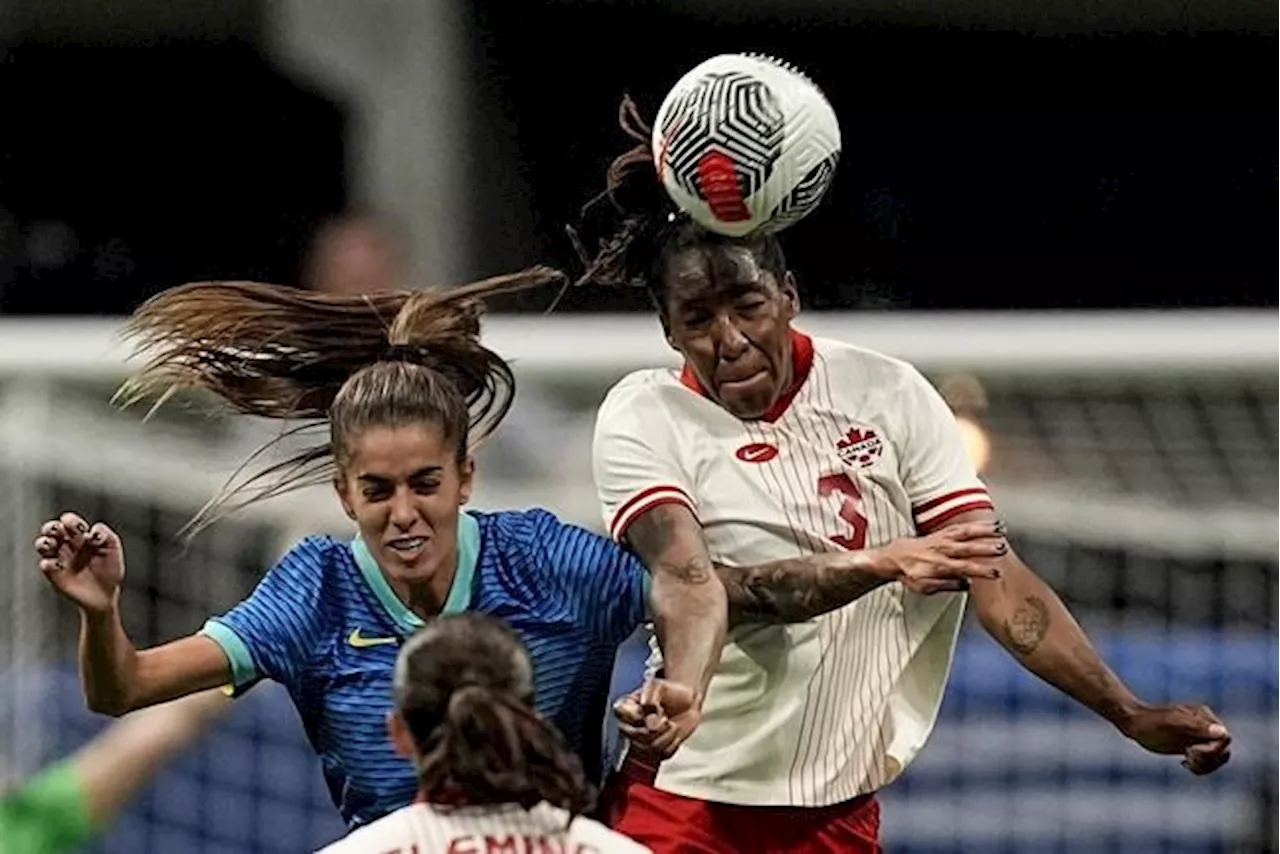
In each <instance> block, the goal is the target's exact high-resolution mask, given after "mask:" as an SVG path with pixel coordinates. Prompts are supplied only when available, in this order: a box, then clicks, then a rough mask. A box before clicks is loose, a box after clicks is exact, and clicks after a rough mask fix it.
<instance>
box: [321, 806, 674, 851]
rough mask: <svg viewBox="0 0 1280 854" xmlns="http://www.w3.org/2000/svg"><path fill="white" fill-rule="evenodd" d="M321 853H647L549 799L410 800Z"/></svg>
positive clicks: (616, 834) (642, 847)
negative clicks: (481, 803) (459, 803)
mask: <svg viewBox="0 0 1280 854" xmlns="http://www.w3.org/2000/svg"><path fill="white" fill-rule="evenodd" d="M320 854H650V851H649V849H648V848H646V847H645V846H643V845H641V844H639V843H637V842H634V841H632V840H631V839H628V838H627V837H625V836H623V835H622V834H620V833H615V832H614V831H612V830H610V829H609V828H607V827H605V826H604V825H603V824H600V823H599V822H596V821H592V820H591V819H589V818H582V817H581V816H579V817H577V818H575V819H574V820H573V823H572V824H570V823H569V814H568V813H566V812H565V811H564V810H562V809H559V808H558V807H553V806H551V805H549V804H545V803H544V804H538V805H537V806H536V807H534V808H533V809H529V810H526V809H524V808H523V807H521V806H520V805H519V804H504V805H501V806H492V807H455V808H447V807H438V806H435V805H433V804H426V803H415V804H411V805H409V806H407V807H403V808H401V809H398V810H396V811H395V812H393V813H391V814H390V815H388V816H384V817H382V818H380V819H378V820H377V821H375V822H373V823H372V824H369V825H367V826H365V827H362V828H360V829H359V830H356V831H353V832H352V833H351V834H350V835H349V836H347V837H346V838H344V839H340V840H338V841H337V842H335V843H333V844H332V845H330V846H328V847H326V848H324V849H322V850H321V851H320Z"/></svg>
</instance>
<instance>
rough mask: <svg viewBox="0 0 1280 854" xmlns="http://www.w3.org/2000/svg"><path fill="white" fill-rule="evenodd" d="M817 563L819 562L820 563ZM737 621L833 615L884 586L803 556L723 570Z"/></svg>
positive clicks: (783, 620) (731, 610)
mask: <svg viewBox="0 0 1280 854" xmlns="http://www.w3.org/2000/svg"><path fill="white" fill-rule="evenodd" d="M815 560H816V559H815ZM716 572H717V573H718V574H719V575H720V580H721V581H722V582H723V583H724V589H725V594H726V595H727V596H728V598H729V616H730V619H731V620H733V621H734V622H748V621H750V622H771V623H773V622H776V623H793V622H801V621H803V620H809V619H812V618H814V617H816V616H818V615H820V614H825V613H826V612H828V611H833V610H835V609H836V608H839V607H842V606H843V605H847V604H848V603H850V602H852V601H853V600H854V599H857V598H858V597H859V596H862V595H863V594H864V593H867V592H869V591H871V590H873V589H875V588H876V587H878V586H880V584H882V583H883V582H882V581H881V580H879V579H877V578H874V577H872V576H870V575H865V574H862V573H857V572H850V571H847V570H845V571H840V570H836V569H831V568H827V567H821V566H815V565H814V560H810V559H805V558H798V559H795V560H783V561H775V562H773V563H769V564H764V565H762V566H754V567H732V566H718V567H716Z"/></svg>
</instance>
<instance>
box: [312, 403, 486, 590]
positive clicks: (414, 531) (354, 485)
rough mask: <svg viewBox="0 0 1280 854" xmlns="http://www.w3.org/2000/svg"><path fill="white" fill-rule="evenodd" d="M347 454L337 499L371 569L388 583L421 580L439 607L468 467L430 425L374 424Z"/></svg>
mask: <svg viewBox="0 0 1280 854" xmlns="http://www.w3.org/2000/svg"><path fill="white" fill-rule="evenodd" d="M346 450H347V462H346V466H345V468H344V470H343V471H342V472H341V474H340V476H339V478H338V481H337V484H336V485H337V487H338V495H339V497H340V498H341V499H342V506H343V508H344V509H345V510H346V511H347V515H348V516H349V517H351V519H353V520H354V521H355V523H356V524H357V525H358V526H359V528H360V535H361V537H362V538H363V539H364V541H365V543H366V544H367V545H368V546H369V550H370V551H371V552H372V553H373V555H374V557H375V558H377V561H378V565H379V566H381V567H382V569H383V571H384V572H386V573H387V575H388V576H389V578H390V580H391V581H392V582H393V584H394V583H395V582H399V583H400V584H405V585H419V584H423V583H427V584H429V585H430V587H431V590H432V592H433V593H439V594H440V598H439V600H438V601H440V602H443V601H444V598H445V597H446V596H447V595H448V592H449V585H450V583H452V581H453V573H454V567H455V563H456V559H457V542H458V511H459V510H460V509H461V507H462V505H464V504H466V503H467V500H468V499H469V498H470V497H471V481H472V474H473V472H474V468H475V466H474V463H473V462H472V460H471V459H470V458H467V459H466V461H465V462H464V463H463V464H462V465H459V464H458V461H457V449H456V447H455V446H454V444H453V443H452V442H449V441H446V440H445V437H444V433H443V431H442V430H441V429H440V427H439V426H438V425H436V424H417V425H407V426H402V427H373V428H370V429H367V430H365V431H363V432H361V433H360V434H359V435H357V436H355V437H354V438H353V439H352V440H351V441H350V443H349V446H348V447H347V449H346ZM437 587H438V588H439V590H437V589H436V588H437Z"/></svg>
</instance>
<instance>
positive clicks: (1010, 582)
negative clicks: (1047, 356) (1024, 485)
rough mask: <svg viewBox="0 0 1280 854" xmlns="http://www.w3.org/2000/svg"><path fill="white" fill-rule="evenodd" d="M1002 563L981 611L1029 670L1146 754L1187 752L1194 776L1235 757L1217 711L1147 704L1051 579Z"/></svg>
mask: <svg viewBox="0 0 1280 854" xmlns="http://www.w3.org/2000/svg"><path fill="white" fill-rule="evenodd" d="M991 517H992V513H991V511H988V510H977V511H972V512H970V513H966V514H964V515H963V516H960V517H957V518H956V520H955V522H966V521H970V522H971V521H977V520H980V519H989V518H991ZM996 565H997V566H998V567H999V569H1000V571H1001V572H1000V578H999V579H997V580H993V581H986V582H979V583H976V584H974V585H973V587H972V591H971V592H972V594H973V602H974V606H975V610H976V612H977V617H978V621H979V622H980V623H981V624H982V627H983V628H984V629H986V631H987V633H988V634H990V635H991V636H992V637H993V638H995V639H996V641H997V642H999V643H1000V645H1001V646H1003V647H1004V648H1005V649H1007V650H1008V651H1009V652H1010V654H1011V655H1013V657H1014V658H1015V659H1017V660H1018V662H1019V663H1020V664H1021V665H1022V666H1023V667H1025V668H1026V669H1027V670H1030V671H1031V672H1032V673H1034V674H1036V675H1037V676H1039V677H1040V678H1041V679H1043V680H1044V681H1046V682H1048V683H1049V684H1050V685H1053V686H1054V687H1055V688H1058V689H1059V690H1061V691H1062V692H1064V693H1066V694H1067V695H1069V696H1070V697H1072V698H1074V699H1075V700H1077V701H1078V702H1080V703H1081V704H1083V705H1084V706H1086V707H1088V708H1089V709H1092V710H1093V711H1094V712H1096V713H1097V714H1099V715H1101V716H1102V717H1104V718H1106V719H1107V720H1108V721H1110V722H1111V723H1112V724H1114V725H1115V726H1116V728H1117V729H1119V730H1120V731H1121V732H1123V733H1124V734H1125V735H1127V736H1128V737H1129V738H1132V739H1133V740H1134V741H1137V742H1138V743H1139V744H1141V745H1142V746H1143V747H1145V748H1146V749H1148V750H1150V751H1152V752H1154V753H1164V754H1178V753H1182V754H1184V755H1185V759H1184V762H1183V764H1184V765H1185V766H1186V767H1187V768H1188V769H1189V770H1190V771H1192V772H1193V773H1196V774H1206V773H1209V772H1210V771H1213V770H1215V769H1217V768H1218V767H1220V766H1221V765H1222V764H1223V763H1225V762H1226V761H1227V759H1228V758H1230V755H1231V754H1230V750H1229V747H1230V743H1231V739H1230V736H1229V735H1228V734H1227V729H1226V727H1225V726H1224V725H1223V724H1222V722H1221V721H1220V720H1219V719H1218V718H1217V716H1216V715H1214V713H1213V712H1212V711H1211V710H1210V709H1209V708H1207V707H1205V706H1193V705H1187V704H1180V705H1173V706H1153V705H1150V704H1148V703H1145V702H1143V701H1142V700H1140V699H1139V698H1138V697H1137V696H1135V695H1134V693H1133V691H1131V690H1130V689H1129V688H1128V686H1126V685H1125V684H1124V682H1122V681H1121V680H1120V678H1119V677H1118V676H1116V674H1115V672H1113V671H1112V670H1111V668H1110V667H1108V666H1107V664H1106V662H1104V661H1103V660H1102V658H1101V656H1099V655H1098V653H1097V651H1096V650H1094V648H1093V645H1092V644H1091V643H1090V642H1089V639H1088V637H1086V636H1085V633H1084V630H1083V629H1081V628H1080V624H1079V623H1077V622H1076V620H1075V618H1074V617H1072V616H1071V613H1070V612H1069V611H1068V610H1067V607H1066V605H1064V604H1063V602H1062V600H1061V599H1060V598H1059V597H1058V595H1057V594H1056V593H1055V592H1054V591H1053V589H1052V588H1051V587H1049V585H1048V584H1046V583H1045V582H1044V580H1043V579H1041V578H1040V577H1039V576H1038V575H1036V574H1035V573H1034V572H1033V571H1032V570H1031V568H1030V567H1028V566H1027V565H1026V564H1025V563H1023V562H1022V561H1021V560H1020V559H1019V558H1018V556H1017V555H1016V554H1014V553H1013V552H1012V551H1010V552H1009V553H1008V554H1006V555H1005V556H1004V557H1002V558H1000V559H999V560H998V561H997V562H996Z"/></svg>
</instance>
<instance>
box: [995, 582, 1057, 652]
mask: <svg viewBox="0 0 1280 854" xmlns="http://www.w3.org/2000/svg"><path fill="white" fill-rule="evenodd" d="M1048 633H1049V606H1048V605H1046V604H1045V602H1044V600H1043V599H1041V598H1040V597H1039V596H1028V597H1026V599H1024V600H1023V602H1022V604H1021V605H1019V606H1018V607H1017V608H1016V609H1014V612H1013V616H1012V617H1010V618H1009V619H1007V620H1005V623H1004V634H1005V638H1006V640H1007V641H1008V643H1009V648H1010V649H1012V650H1013V651H1014V652H1016V653H1018V654H1019V655H1030V654H1031V653H1033V652H1035V651H1036V650H1037V649H1038V648H1039V647H1040V642H1041V641H1043V640H1044V638H1045V635H1047V634H1048Z"/></svg>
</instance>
